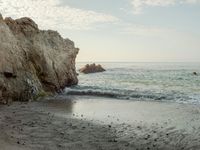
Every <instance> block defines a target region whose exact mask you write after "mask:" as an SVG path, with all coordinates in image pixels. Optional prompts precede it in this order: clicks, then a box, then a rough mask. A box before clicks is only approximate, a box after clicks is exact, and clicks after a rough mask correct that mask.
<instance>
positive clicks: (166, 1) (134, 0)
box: [131, 0, 200, 14]
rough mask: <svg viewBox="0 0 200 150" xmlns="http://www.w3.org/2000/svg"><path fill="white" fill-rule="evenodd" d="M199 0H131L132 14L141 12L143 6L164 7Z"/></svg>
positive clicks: (192, 2) (193, 2) (198, 1)
mask: <svg viewBox="0 0 200 150" xmlns="http://www.w3.org/2000/svg"><path fill="white" fill-rule="evenodd" d="M197 3H200V0H131V4H132V6H133V13H134V14H141V13H142V11H143V9H144V7H156V6H157V7H158V6H160V7H166V6H172V5H176V4H197Z"/></svg>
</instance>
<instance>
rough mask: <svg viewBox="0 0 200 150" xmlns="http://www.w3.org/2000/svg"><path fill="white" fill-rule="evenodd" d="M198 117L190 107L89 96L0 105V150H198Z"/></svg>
mask: <svg viewBox="0 0 200 150" xmlns="http://www.w3.org/2000/svg"><path fill="white" fill-rule="evenodd" d="M97 106H98V107H97ZM97 108H98V109H97ZM112 108H115V109H114V110H113V109H112ZM95 111H96V112H95ZM94 112H95V113H94ZM112 112H115V113H112ZM122 112H124V113H122ZM126 112H128V113H129V114H127V113H126ZM100 114H101V115H100ZM119 114H121V115H119ZM199 114H200V107H199V106H198V105H192V104H189V105H187V104H177V103H163V102H146V101H143V102H137V101H136V102H134V101H124V100H123V101H120V100H115V99H108V98H98V97H88V96H72V97H70V96H68V97H67V96H65V97H63V96H58V97H51V98H46V99H44V100H41V101H37V102H30V103H21V102H14V103H13V105H11V106H0V132H1V135H0V145H1V147H2V148H3V149H4V150H12V149H13V150H23V149H26V150H29V149H31V150H32V149H33V150H35V149H37V150H44V149H48V150H51V149H52V150H57V149H58V150H62V149H63V150H64V149H65V150H66V149H67V150H68V149H70V150H79V149H80V150H81V149H87V150H90V149H91V150H96V149H99V150H100V149H105V150H107V149H109V150H112V149H113V150H116V149H127V150H129V149H130V150H131V149H138V150H143V149H164V150H165V149H166V150H167V149H176V150H179V149H194V150H196V149H199V148H200V144H199V143H200V133H199V131H200V115H199ZM105 118H107V119H105ZM126 118H129V121H128V119H127V120H126Z"/></svg>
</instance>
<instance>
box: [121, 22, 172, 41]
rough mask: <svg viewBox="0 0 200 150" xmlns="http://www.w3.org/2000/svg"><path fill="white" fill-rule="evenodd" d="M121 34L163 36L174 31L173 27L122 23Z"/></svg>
mask: <svg viewBox="0 0 200 150" xmlns="http://www.w3.org/2000/svg"><path fill="white" fill-rule="evenodd" d="M120 33H121V34H126V35H134V36H142V37H159V38H160V37H165V36H166V35H169V33H170V34H171V33H173V34H174V33H176V31H175V30H174V29H170V28H161V27H156V26H146V25H139V24H138V25H137V24H123V25H122V27H121V31H120Z"/></svg>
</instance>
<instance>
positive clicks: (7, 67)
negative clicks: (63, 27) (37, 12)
mask: <svg viewBox="0 0 200 150" xmlns="http://www.w3.org/2000/svg"><path fill="white" fill-rule="evenodd" d="M78 51H79V49H78V48H75V46H74V43H73V42H72V41H71V40H69V39H63V38H62V37H61V36H60V34H59V33H58V32H56V31H51V30H48V31H43V30H39V28H38V26H37V24H36V23H35V22H34V21H33V20H31V19H30V18H21V19H16V20H14V19H12V18H5V19H3V17H2V16H1V14H0V102H4V101H8V100H9V101H10V99H11V100H12V101H13V100H20V101H24V100H30V99H32V98H33V97H34V96H35V95H37V94H39V93H40V92H50V93H55V92H58V91H60V90H62V89H63V88H65V87H66V86H71V85H74V84H77V83H78V79H77V73H76V69H75V59H76V55H77V54H78Z"/></svg>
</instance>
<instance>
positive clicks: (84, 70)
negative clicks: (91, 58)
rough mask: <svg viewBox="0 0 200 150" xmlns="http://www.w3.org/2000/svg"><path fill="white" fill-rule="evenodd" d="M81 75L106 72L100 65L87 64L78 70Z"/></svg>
mask: <svg viewBox="0 0 200 150" xmlns="http://www.w3.org/2000/svg"><path fill="white" fill-rule="evenodd" d="M79 71H80V72H81V73H85V74H88V73H96V72H104V71H106V70H105V69H104V68H103V67H102V66H101V65H96V64H91V65H89V64H87V65H85V66H84V67H83V68H81V69H79Z"/></svg>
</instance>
